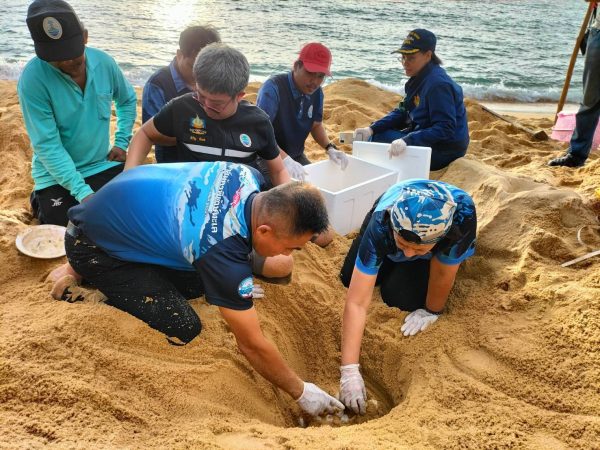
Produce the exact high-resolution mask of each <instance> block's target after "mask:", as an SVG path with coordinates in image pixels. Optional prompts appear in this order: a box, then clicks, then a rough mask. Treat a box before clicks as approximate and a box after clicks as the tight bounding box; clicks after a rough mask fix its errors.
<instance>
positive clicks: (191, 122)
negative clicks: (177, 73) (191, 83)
mask: <svg viewBox="0 0 600 450" xmlns="http://www.w3.org/2000/svg"><path fill="white" fill-rule="evenodd" d="M193 72H194V80H195V83H196V84H195V87H194V92H191V93H188V94H184V95H182V96H181V97H177V98H174V99H173V100H171V101H170V102H169V103H167V104H166V105H165V106H164V107H163V108H162V109H161V110H160V111H159V112H158V113H157V114H156V115H155V116H154V117H152V118H151V119H150V120H148V121H147V122H146V123H144V124H143V125H142V127H141V128H140V129H139V130H138V131H137V133H136V134H135V135H134V136H133V139H132V140H131V145H130V150H129V153H128V155H127V160H126V162H125V168H126V169H129V168H132V167H135V166H139V165H140V164H142V163H144V161H145V159H146V156H147V155H148V153H149V152H150V149H151V147H152V144H162V145H168V146H174V147H170V148H171V149H172V151H173V152H175V153H176V154H177V157H176V160H177V161H178V162H192V161H229V162H235V163H241V164H246V165H249V166H251V167H254V168H258V167H257V163H256V160H257V158H258V157H259V156H260V157H261V158H262V159H263V160H265V162H266V166H267V168H268V170H269V174H270V178H271V182H272V184H273V185H275V186H277V185H279V184H282V183H286V182H287V181H289V180H290V176H289V174H288V172H287V170H286V168H285V166H284V164H283V162H282V161H281V156H280V155H279V148H278V147H277V142H276V141H275V134H274V133H273V126H272V125H271V122H270V121H269V117H268V116H267V115H266V114H265V112H264V111H263V110H261V109H260V108H258V107H256V106H254V105H252V104H251V103H249V102H247V101H245V100H243V97H244V95H246V93H245V92H244V89H246V86H247V85H248V79H249V77H250V65H249V64H248V60H247V59H246V57H245V56H244V55H243V54H242V53H240V52H239V51H238V50H236V49H234V48H231V47H228V46H227V45H225V44H220V43H214V44H210V45H208V46H206V47H204V48H203V49H202V50H201V51H200V53H198V56H197V58H196V61H195V62H194V68H193Z"/></svg>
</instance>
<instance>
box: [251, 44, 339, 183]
mask: <svg viewBox="0 0 600 450" xmlns="http://www.w3.org/2000/svg"><path fill="white" fill-rule="evenodd" d="M331 59H332V58H331V52H330V51H329V49H328V48H327V47H325V46H324V45H323V44H320V43H318V42H311V43H310V44H306V45H305V46H304V47H302V49H301V50H300V54H299V55H298V59H297V60H296V61H295V62H294V65H293V67H292V70H291V71H290V72H288V73H282V74H279V75H275V76H272V77H271V78H269V79H268V80H267V81H265V82H264V83H263V85H262V86H261V87H260V89H259V91H258V96H257V97H256V105H257V106H258V107H259V108H261V109H262V110H264V111H265V112H266V113H267V114H268V115H269V120H271V122H272V123H273V128H274V129H275V136H276V138H277V145H279V147H280V148H281V149H282V152H283V153H282V154H283V162H284V164H285V166H286V168H287V170H288V172H289V173H290V175H291V176H292V177H293V178H295V179H297V180H304V179H305V177H306V171H305V170H304V168H303V167H302V166H305V165H307V164H310V160H309V159H308V158H307V157H306V155H305V154H304V142H305V141H306V138H307V137H308V134H309V133H310V134H311V135H312V137H313V138H314V140H315V142H317V143H318V144H319V145H320V146H321V147H323V148H324V149H325V152H326V153H327V156H328V157H329V159H330V160H331V161H333V162H334V163H335V164H337V165H339V166H340V167H341V168H342V169H345V168H346V167H347V166H348V158H347V156H346V154H345V153H344V152H343V151H341V150H338V149H337V147H336V146H335V144H334V143H333V142H331V141H330V140H329V137H328V136H327V131H326V130H325V127H324V126H323V89H322V88H321V85H322V84H323V81H324V80H325V77H327V76H330V75H331V70H330V69H331ZM260 162H261V161H259V163H260ZM261 171H262V172H263V174H265V172H268V170H266V168H263V167H261Z"/></svg>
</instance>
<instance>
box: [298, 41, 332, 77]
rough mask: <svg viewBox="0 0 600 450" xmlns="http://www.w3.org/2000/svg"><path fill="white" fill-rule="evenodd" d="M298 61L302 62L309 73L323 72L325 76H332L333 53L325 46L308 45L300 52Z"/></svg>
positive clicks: (315, 43)
mask: <svg viewBox="0 0 600 450" xmlns="http://www.w3.org/2000/svg"><path fill="white" fill-rule="evenodd" d="M298 60H299V61H302V64H304V67H306V70H308V71H309V72H321V73H324V74H325V75H327V76H329V75H331V71H330V70H329V69H330V68H331V52H330V51H329V49H328V48H327V47H325V46H324V45H323V44H319V43H318V42H311V43H310V44H306V45H305V46H304V47H302V50H300V55H299V56H298Z"/></svg>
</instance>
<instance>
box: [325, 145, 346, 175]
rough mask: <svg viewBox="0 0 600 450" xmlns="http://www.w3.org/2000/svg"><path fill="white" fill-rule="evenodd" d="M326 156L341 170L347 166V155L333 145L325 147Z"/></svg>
mask: <svg viewBox="0 0 600 450" xmlns="http://www.w3.org/2000/svg"><path fill="white" fill-rule="evenodd" d="M327 156H329V159H330V160H331V161H332V162H334V163H335V164H337V165H338V166H340V167H341V168H342V170H345V169H346V167H348V157H347V156H346V154H345V153H344V152H343V151H341V150H338V149H337V148H336V147H335V146H334V145H330V146H329V148H327Z"/></svg>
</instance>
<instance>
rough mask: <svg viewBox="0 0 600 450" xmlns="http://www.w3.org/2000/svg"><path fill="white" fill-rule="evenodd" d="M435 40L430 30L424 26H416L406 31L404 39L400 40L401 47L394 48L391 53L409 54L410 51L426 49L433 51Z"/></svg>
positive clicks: (424, 50)
mask: <svg viewBox="0 0 600 450" xmlns="http://www.w3.org/2000/svg"><path fill="white" fill-rule="evenodd" d="M436 42H437V38H436V37H435V34H433V33H432V32H431V31H429V30H426V29H424V28H417V29H416V30H412V31H411V32H410V33H408V36H406V39H404V41H402V47H400V48H399V49H397V50H394V51H393V52H392V53H402V54H403V55H410V54H412V53H417V52H426V51H428V50H431V51H432V52H435V44H436Z"/></svg>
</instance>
